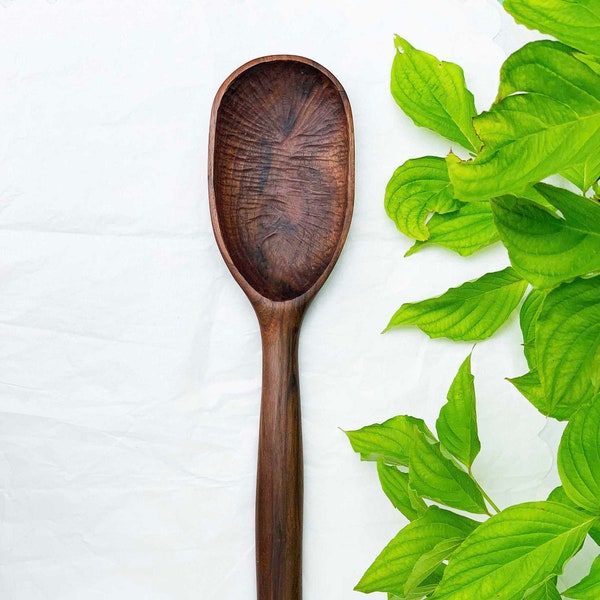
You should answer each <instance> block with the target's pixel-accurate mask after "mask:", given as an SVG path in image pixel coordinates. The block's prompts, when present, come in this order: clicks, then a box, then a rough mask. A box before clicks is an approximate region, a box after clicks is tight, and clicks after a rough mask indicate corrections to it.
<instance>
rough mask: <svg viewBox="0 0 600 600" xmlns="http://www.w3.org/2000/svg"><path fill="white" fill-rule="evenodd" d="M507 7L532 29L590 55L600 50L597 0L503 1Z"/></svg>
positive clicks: (598, 6) (599, 23) (599, 11)
mask: <svg viewBox="0 0 600 600" xmlns="http://www.w3.org/2000/svg"><path fill="white" fill-rule="evenodd" d="M504 8H505V9H506V10H507V11H508V12H509V13H510V14H511V15H512V16H513V17H514V18H515V21H517V23H521V24H523V25H525V26H526V27H529V28H530V29H537V30H538V31H541V32H542V33H548V34H550V35H552V36H554V37H555V38H557V39H559V40H560V41H561V42H564V43H565V44H568V45H569V46H574V47H575V48H578V49H579V50H583V51H584V52H588V53H589V54H595V55H598V52H600V2H598V0H577V1H574V0H504Z"/></svg>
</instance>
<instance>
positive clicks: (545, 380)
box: [535, 277, 600, 419]
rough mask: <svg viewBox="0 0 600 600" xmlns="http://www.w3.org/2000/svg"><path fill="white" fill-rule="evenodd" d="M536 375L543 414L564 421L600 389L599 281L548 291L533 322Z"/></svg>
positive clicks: (581, 280)
mask: <svg viewBox="0 0 600 600" xmlns="http://www.w3.org/2000/svg"><path fill="white" fill-rule="evenodd" d="M535 349H536V354H537V371H538V374H539V380H540V382H541V385H542V389H543V391H544V392H543V395H544V399H545V403H546V407H547V410H546V411H543V412H545V414H547V415H549V416H552V417H554V418H557V419H568V418H569V417H570V416H571V414H572V413H573V412H574V411H575V410H576V409H577V408H578V407H579V406H582V405H583V404H585V403H586V402H589V401H590V400H592V398H593V397H594V395H595V393H596V392H597V391H598V390H599V389H600V382H598V381H595V380H594V378H595V376H597V375H598V372H599V371H600V277H594V278H592V279H576V280H574V281H572V282H571V283H565V284H563V285H561V286H559V287H557V288H556V289H554V290H552V291H551V292H549V293H548V295H547V296H546V299H545V301H544V304H543V305H542V309H541V311H540V314H539V316H538V320H537V326H536V341H535Z"/></svg>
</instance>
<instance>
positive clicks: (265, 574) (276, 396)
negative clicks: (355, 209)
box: [208, 55, 354, 600]
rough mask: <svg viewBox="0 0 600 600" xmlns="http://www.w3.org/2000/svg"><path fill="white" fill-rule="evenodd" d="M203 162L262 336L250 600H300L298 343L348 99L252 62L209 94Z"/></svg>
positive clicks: (334, 232) (343, 176) (288, 70)
mask: <svg viewBox="0 0 600 600" xmlns="http://www.w3.org/2000/svg"><path fill="white" fill-rule="evenodd" d="M208 160H209V165H208V177H209V194H210V212H211V218H212V225H213V229H214V232H215V237H216V239H217V244H218V245H219V249H220V251H221V254H222V255H223V258H224V259H225V262H226V263H227V266H228V267H229V270H230V271H231V273H232V274H233V276H234V277H235V279H236V281H237V282H238V284H239V285H240V286H241V287H242V289H243V290H244V292H245V293H246V295H247V296H248V298H249V299H250V302H251V303H252V305H253V307H254V310H255V312H256V315H257V317H258V321H259V324H260V330H261V336H262V350H263V372H262V377H263V383H262V385H263V387H262V403H261V416H260V433H259V445H258V476H257V491H256V563H257V587H258V600H299V599H300V598H301V584H302V580H301V558H302V487H303V476H302V435H301V424H300V395H299V387H298V335H299V331H300V324H301V322H302V317H303V315H304V311H305V310H306V307H307V306H308V304H309V303H310V301H311V300H312V299H313V297H314V296H315V294H316V293H317V292H318V290H319V289H320V288H321V286H322V285H323V282H324V281H325V280H326V279H327V277H328V275H329V273H330V272H331V270H332V269H333V266H334V264H335V262H336V260H337V258H338V256H339V254H340V252H341V250H342V246H343V244H344V241H345V239H346V234H347V232H348V228H349V226H350V219H351V216H352V206H353V195H354V137H353V126H352V115H351V112H350V104H349V102H348V98H347V97H346V94H345V92H344V90H343V88H342V86H341V85H340V83H339V82H338V81H337V80H336V79H335V78H334V77H333V76H332V75H331V73H329V71H327V70H326V69H324V68H323V67H322V66H320V65H318V64H317V63H315V62H313V61H311V60H308V59H306V58H301V57H299V56H288V55H281V56H266V57H264V58H259V59H256V60H253V61H252V62H249V63H247V64H246V65H244V66H242V67H240V68H239V69H238V70H237V71H235V72H234V73H233V74H232V75H231V76H230V77H229V78H228V79H227V80H226V81H225V82H224V83H223V85H222V86H221V88H220V89H219V91H218V92H217V95H216V98H215V101H214V104H213V110H212V115H211V123H210V140H209V159H208Z"/></svg>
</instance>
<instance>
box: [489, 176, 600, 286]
mask: <svg viewBox="0 0 600 600" xmlns="http://www.w3.org/2000/svg"><path fill="white" fill-rule="evenodd" d="M536 189H537V190H538V191H539V192H540V193H541V194H542V195H543V196H545V197H546V199H547V200H548V201H549V202H550V203H551V204H552V205H553V206H554V207H555V208H556V209H558V210H559V211H560V213H561V215H560V216H559V215H558V214H557V215H555V216H553V215H551V214H550V213H548V212H547V211H545V210H544V209H543V208H540V207H539V206H537V205H536V204H534V203H533V202H530V201H529V200H526V199H524V198H516V197H514V196H502V197H500V198H494V199H493V200H492V211H493V213H494V217H495V219H496V227H497V228H498V232H499V234H500V238H501V240H502V242H503V244H504V245H505V246H506V247H507V249H508V255H509V257H510V260H511V263H512V265H513V267H514V269H515V271H516V272H517V273H519V275H521V276H522V277H524V278H525V279H527V280H528V281H529V282H531V283H532V284H533V285H535V286H538V287H553V286H555V285H557V284H558V283H561V282H562V281H566V280H569V279H573V278H574V277H577V276H579V275H586V274H588V273H593V272H595V271H600V251H599V248H600V204H597V203H596V202H594V201H593V200H590V199H588V198H585V197H583V196H578V195H577V194H573V193H572V192H569V191H567V190H563V189H561V188H556V187H553V186H550V185H546V184H539V185H537V186H536Z"/></svg>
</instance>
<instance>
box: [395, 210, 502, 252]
mask: <svg viewBox="0 0 600 600" xmlns="http://www.w3.org/2000/svg"><path fill="white" fill-rule="evenodd" d="M427 229H428V230H429V239H427V240H426V241H417V242H415V244H414V245H413V246H412V247H411V248H410V250H409V251H408V252H407V253H406V254H405V256H410V255H411V254H414V253H415V252H417V251H418V250H420V249H421V248H423V247H424V246H429V245H432V244H433V245H436V246H443V247H444V248H448V249H449V250H453V251H454V252H458V254H460V255H461V256H470V255H471V254H473V252H476V251H477V250H480V249H481V248H485V247H486V246H489V245H490V244H493V243H495V242H497V241H498V240H499V239H500V237H499V236H498V230H497V229H496V225H495V223H494V215H493V214H492V209H491V207H490V203H489V202H469V203H468V204H463V205H462V206H461V207H460V208H459V209H458V210H456V211H454V212H451V213H447V214H434V215H433V216H432V217H431V219H430V220H429V221H428V222H427Z"/></svg>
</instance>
